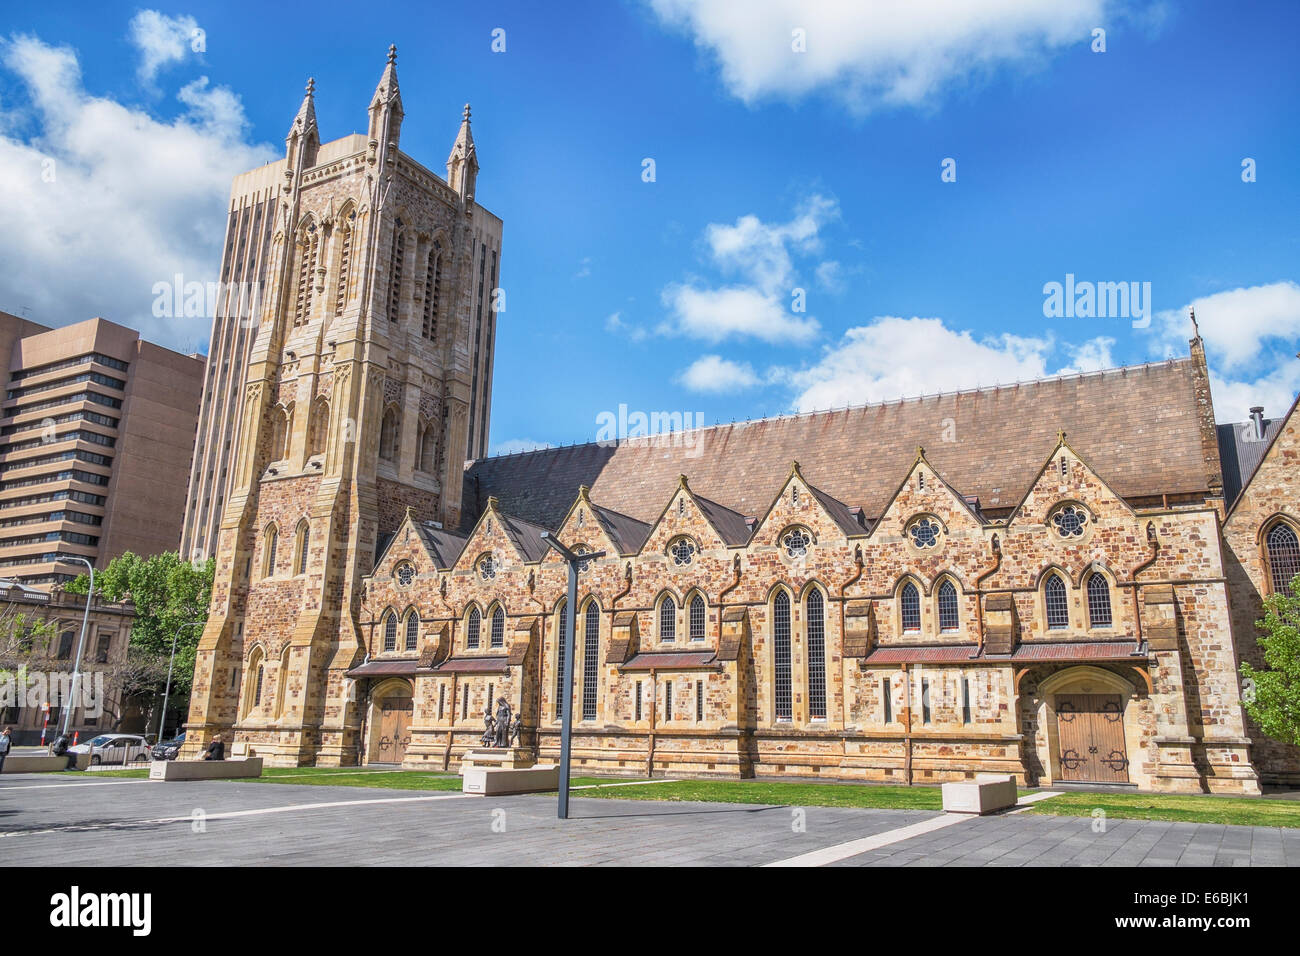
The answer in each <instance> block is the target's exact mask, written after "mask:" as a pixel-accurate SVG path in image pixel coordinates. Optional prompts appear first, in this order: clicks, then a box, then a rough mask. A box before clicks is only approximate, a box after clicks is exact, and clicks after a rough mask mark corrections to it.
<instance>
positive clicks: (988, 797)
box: [942, 773, 1019, 814]
mask: <svg viewBox="0 0 1300 956" xmlns="http://www.w3.org/2000/svg"><path fill="white" fill-rule="evenodd" d="M942 789H943V809H944V812H945V813H978V814H985V813H995V812H997V811H998V810H1005V809H1007V808H1008V807H1014V806H1015V805H1016V801H1017V800H1018V799H1019V794H1017V792H1016V778H1015V777H1012V776H1010V775H1009V774H1000V773H979V774H976V775H975V779H974V780H966V781H963V782H961V783H945V784H944V785H943V788H942Z"/></svg>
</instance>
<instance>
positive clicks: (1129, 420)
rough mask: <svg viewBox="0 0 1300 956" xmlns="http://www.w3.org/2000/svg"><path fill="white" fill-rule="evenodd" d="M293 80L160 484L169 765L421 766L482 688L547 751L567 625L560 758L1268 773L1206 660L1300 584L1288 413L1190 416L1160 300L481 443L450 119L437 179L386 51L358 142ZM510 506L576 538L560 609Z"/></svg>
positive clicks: (698, 768)
mask: <svg viewBox="0 0 1300 956" xmlns="http://www.w3.org/2000/svg"><path fill="white" fill-rule="evenodd" d="M312 97H313V93H312V89H311V87H310V86H309V88H308V94H307V97H306V99H305V100H304V102H303V104H302V108H301V109H300V111H299V113H298V116H297V118H296V119H295V120H294V123H293V126H292V128H291V130H290V133H289V136H288V139H287V141H286V151H285V158H284V160H282V161H281V162H279V163H276V164H272V166H270V167H268V168H267V171H257V175H258V176H259V177H262V179H261V180H259V183H260V185H259V184H249V183H243V184H241V182H240V180H237V181H236V190H235V194H236V195H235V198H233V199H232V203H235V202H236V199H238V197H239V196H245V195H247V193H248V190H249V189H250V188H252V187H253V186H256V187H257V188H259V189H263V190H264V191H265V192H264V193H263V194H259V195H260V199H259V201H266V200H269V199H270V198H271V195H272V193H273V194H274V197H273V198H274V204H273V206H272V207H271V208H273V209H274V220H273V224H272V225H270V226H269V227H266V236H265V239H264V240H262V241H264V243H265V247H266V251H265V254H264V259H265V267H264V268H265V274H266V288H267V294H266V295H265V296H264V297H263V300H262V304H261V308H260V310H259V312H258V318H257V322H256V327H255V334H254V335H252V336H251V341H250V344H249V345H248V346H247V349H248V357H247V360H246V361H245V362H243V363H240V364H239V365H238V367H237V368H234V369H232V370H231V372H230V373H229V374H230V376H233V378H232V379H230V381H227V382H226V384H225V385H224V386H217V385H214V378H213V377H212V376H211V373H210V378H209V382H208V388H209V390H213V389H219V388H221V387H224V388H225V389H226V391H227V392H229V393H231V394H233V395H236V396H237V397H238V402H237V403H233V404H231V405H230V406H229V408H227V406H225V405H223V404H222V402H223V401H224V400H219V399H217V398H214V399H213V407H214V408H218V407H221V408H227V410H225V411H221V413H220V417H221V420H222V421H228V422H231V423H233V424H232V425H230V426H227V427H229V429H230V430H231V433H232V435H233V440H232V450H231V453H230V465H229V467H230V469H231V471H230V476H229V481H228V485H227V486H226V487H225V490H224V492H222V491H221V488H220V486H219V485H216V484H214V485H211V488H212V491H208V490H204V491H203V493H201V494H197V495H195V496H194V498H193V501H202V500H204V499H205V498H209V499H210V498H211V496H212V494H213V493H214V492H216V493H217V494H218V496H219V500H220V502H221V503H220V505H219V507H218V509H217V510H218V512H219V515H218V519H217V521H216V525H214V527H216V531H215V535H216V548H215V551H216V555H217V577H216V583H215V586H214V591H213V601H212V607H211V614H210V617H209V620H208V624H207V628H206V630H205V631H204V634H203V638H202V641H201V644H200V649H199V657H198V668H197V673H196V675H195V682H194V695H193V700H192V703H191V710H190V718H189V723H188V729H189V737H188V739H187V746H186V751H187V753H188V754H191V755H192V754H194V753H196V752H197V751H198V750H199V749H201V748H202V747H203V746H205V745H206V743H207V741H208V740H209V739H210V738H211V737H212V735H213V734H215V733H222V734H223V735H225V739H226V740H227V741H228V742H233V745H234V749H235V751H236V752H240V753H246V752H251V753H256V754H259V755H261V756H263V757H264V758H265V759H266V760H267V762H268V763H270V764H282V765H301V764H313V763H315V764H320V765H330V766H338V765H353V764H362V763H377V764H400V765H402V766H405V767H409V768H429V769H455V768H456V767H457V766H458V764H459V761H460V758H461V756H462V755H463V754H464V753H465V752H466V751H467V750H468V749H470V748H472V747H474V746H476V745H477V743H478V740H479V737H480V735H481V733H482V731H483V726H484V719H483V715H484V713H485V711H486V710H488V709H489V707H490V706H491V704H492V702H493V701H494V700H495V699H496V698H498V697H505V698H506V699H507V700H508V702H509V703H510V706H511V708H512V709H513V710H514V711H515V712H517V713H519V714H521V717H522V733H521V736H520V742H521V744H522V745H523V746H525V747H527V748H531V749H532V750H533V751H534V752H535V753H536V755H537V756H538V757H539V758H540V759H542V760H554V759H556V757H557V754H558V750H559V739H560V720H559V718H560V703H561V697H562V694H563V687H562V684H561V681H560V676H559V675H560V674H561V673H562V671H563V664H564V653H565V650H564V648H563V647H562V645H561V644H560V642H559V640H558V638H559V636H560V635H561V634H562V633H563V629H564V627H565V625H566V623H567V622H568V620H569V615H573V622H574V624H575V628H576V642H575V647H574V660H573V665H574V667H573V671H574V686H573V688H572V689H571V692H572V694H573V698H572V703H573V715H574V749H573V756H574V762H575V767H577V768H585V769H587V770H589V771H592V772H603V773H615V774H620V773H621V774H627V775H637V776H641V775H647V774H648V775H657V774H680V775H708V774H720V775H731V776H774V775H790V776H798V777H805V778H816V777H823V778H828V779H838V780H857V781H878V782H895V783H937V782H940V781H944V780H954V779H961V778H963V777H967V776H971V775H973V774H974V773H977V772H986V771H987V772H1004V773H1011V774H1014V775H1015V776H1016V778H1017V779H1018V780H1019V781H1020V782H1021V783H1024V784H1029V785H1053V786H1055V785H1068V784H1070V783H1080V784H1095V783H1108V784H1114V785H1117V786H1126V785H1127V786H1133V787H1137V788H1142V789H1154V790H1168V791H1181V792H1215V793H1245V794H1252V793H1258V792H1259V787H1260V783H1261V782H1263V783H1287V782H1289V783H1292V784H1294V783H1296V782H1300V749H1298V748H1295V747H1288V746H1285V745H1282V744H1279V743H1277V742H1274V741H1270V740H1268V739H1267V738H1264V737H1262V736H1261V735H1260V734H1259V732H1258V729H1257V728H1255V727H1254V726H1253V725H1252V724H1251V723H1250V722H1249V721H1248V720H1247V718H1246V715H1245V712H1244V709H1243V706H1242V694H1243V687H1242V684H1241V680H1240V677H1239V674H1238V667H1239V663H1240V661H1241V660H1249V661H1251V662H1252V663H1253V664H1255V665H1256V666H1259V665H1260V663H1261V655H1260V651H1259V648H1258V646H1257V644H1256V636H1257V632H1256V629H1255V622H1256V620H1258V618H1259V617H1260V616H1261V601H1262V599H1263V597H1264V596H1265V595H1267V594H1268V593H1270V592H1272V591H1275V590H1280V589H1283V588H1285V587H1286V586H1287V584H1288V582H1289V581H1290V580H1291V579H1292V578H1293V577H1294V576H1295V575H1296V574H1297V573H1300V477H1298V476H1300V469H1298V468H1297V465H1300V415H1297V413H1296V408H1295V406H1294V405H1293V406H1292V408H1291V409H1290V410H1289V411H1288V412H1287V413H1286V414H1285V415H1283V416H1281V417H1275V418H1266V417H1265V416H1264V414H1263V410H1262V409H1252V410H1251V414H1250V418H1249V420H1248V421H1243V422H1242V423H1241V424H1239V425H1217V426H1216V424H1215V414H1214V407H1213V402H1212V397H1211V394H1210V387H1209V374H1208V370H1207V366H1206V360H1205V352H1204V347H1203V344H1202V342H1201V339H1200V336H1199V334H1197V332H1196V328H1195V320H1194V318H1193V321H1192V327H1191V331H1192V334H1193V337H1192V338H1191V341H1190V347H1189V350H1188V353H1187V354H1186V355H1185V356H1184V357H1180V358H1174V359H1170V360H1168V361H1165V362H1160V363H1154V364H1148V365H1142V366H1135V367H1129V368H1121V369H1115V370H1110V371H1104V372H1096V373H1088V374H1083V375H1074V376H1064V377H1059V378H1053V379H1047V380H1042V381H1037V382H1030V383H1021V384H1018V385H1014V386H1002V387H997V388H987V389H979V390H973V391H968V392H960V393H951V394H946V395H939V396H933V397H928V398H924V399H916V400H905V401H898V402H889V403H882V404H876V405H865V406H860V407H855V408H849V409H842V410H838V411H831V412H818V413H813V414H804V415H791V416H785V417H780V418H775V419H764V420H756V421H749V422H741V423H737V424H731V425H722V426H715V427H713V428H702V429H698V430H695V431H687V432H676V433H672V434H669V435H661V436H648V437H642V438H633V439H625V440H620V441H617V442H595V443H590V444H585V445H576V446H568V447H563V448H550V449H543V450H539V451H535V452H527V453H522V454H516V455H510V456H502V457H495V458H487V457H484V452H485V449H486V441H487V434H488V432H487V429H488V416H489V403H490V397H491V379H492V352H493V336H494V333H495V324H494V320H495V310H494V301H493V290H494V289H496V287H497V282H498V278H497V269H498V267H499V260H500V249H501V225H502V224H501V220H499V219H497V218H496V217H494V216H492V215H491V214H490V213H488V212H487V211H486V210H484V209H483V208H482V207H481V206H479V205H478V204H477V202H476V200H475V180H476V176H477V173H478V159H477V155H476V151H475V146H474V140H473V137H472V135H471V132H470V117H469V110H468V107H467V108H466V112H465V116H464V120H463V122H462V124H461V127H460V131H459V134H458V136H457V137H456V139H455V142H454V145H453V147H452V150H451V154H450V156H449V157H448V160H447V167H446V178H445V180H444V179H442V178H440V177H438V176H436V175H434V174H433V173H432V172H430V171H428V170H427V169H426V168H425V167H423V166H421V165H419V164H418V163H417V162H416V161H415V160H413V159H411V158H410V157H408V156H407V155H406V154H405V153H403V152H401V151H400V149H399V142H400V133H401V126H402V121H403V115H404V114H403V109H402V103H401V96H400V94H399V92H398V87H397V76H396V69H395V65H394V55H393V53H392V52H391V51H390V56H389V63H388V66H387V68H386V69H385V71H384V74H383V77H382V79H381V81H380V84H379V87H378V89H377V90H376V91H375V95H374V98H373V99H372V101H371V105H370V111H369V124H368V127H367V128H368V135H366V136H364V137H363V136H351V137H347V138H345V139H343V140H336V141H334V142H332V143H328V144H325V145H322V144H320V142H319V136H318V134H317V130H316V123H315V115H314V111H313V100H312ZM246 175H253V174H246ZM272 178H274V179H275V183H274V186H272V185H271V184H270V179H272ZM263 180H265V182H263ZM238 203H243V200H242V199H238ZM238 203H236V204H238ZM232 215H233V213H232ZM234 221H235V220H234V219H233V218H232V224H233V223H234ZM230 228H232V229H233V228H234V226H233V225H232V226H231V227H230ZM254 233H256V230H254ZM240 241H242V240H240ZM231 248H234V245H232V244H231V243H228V246H227V255H228V256H229V255H230V250H231ZM218 324H220V323H218ZM215 338H216V327H215V326H214V341H215ZM616 362H617V359H612V360H611V370H610V371H611V372H613V373H614V374H609V373H607V374H608V379H609V380H607V381H606V382H605V383H604V384H606V385H607V386H608V387H609V388H610V389H611V391H613V390H616V388H617V384H616V381H613V380H612V379H614V378H615V377H616ZM210 364H211V363H210ZM222 394H225V393H222ZM610 404H611V405H612V404H615V403H614V399H613V398H611V400H610ZM205 407H206V399H205ZM230 408H233V411H230V410H229V409H230ZM215 420H216V419H214V421H215ZM214 434H216V432H215V431H214ZM213 441H219V440H218V439H213ZM201 444H202V443H201ZM203 467H206V466H203ZM201 470H202V469H201V467H200V466H197V465H196V475H199V476H200V478H202V475H201V474H200V472H201ZM213 474H214V475H215V474H216V469H215V468H214V469H213ZM212 480H213V481H219V479H216V478H214V479H212ZM191 490H192V492H194V491H195V488H194V486H193V483H192V489H191ZM200 524H201V522H200ZM196 527H197V525H196ZM546 530H549V531H552V532H554V533H556V534H557V536H558V537H559V539H560V540H561V541H563V542H564V543H566V544H567V545H568V546H569V547H571V548H573V549H576V550H578V551H583V550H585V551H589V552H591V553H592V554H593V557H592V559H591V560H590V561H589V562H587V563H586V564H585V566H584V567H583V568H582V571H581V574H580V578H579V599H578V601H577V604H576V606H575V607H572V608H571V607H568V606H567V598H566V572H565V567H564V565H563V564H562V563H561V562H560V560H559V558H558V556H557V555H556V554H555V553H554V552H550V551H548V549H547V547H546V545H545V543H544V542H543V540H542V537H541V534H542V532H543V531H546ZM187 533H188V532H187ZM1246 692H1248V689H1246Z"/></svg>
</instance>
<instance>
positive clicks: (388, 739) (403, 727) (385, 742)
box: [370, 697, 414, 763]
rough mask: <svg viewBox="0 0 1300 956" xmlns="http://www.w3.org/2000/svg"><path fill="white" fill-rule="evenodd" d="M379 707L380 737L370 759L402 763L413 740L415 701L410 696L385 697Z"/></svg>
mask: <svg viewBox="0 0 1300 956" xmlns="http://www.w3.org/2000/svg"><path fill="white" fill-rule="evenodd" d="M377 708H378V724H379V737H378V739H377V740H376V741H375V752H374V755H373V756H372V757H371V758H370V759H371V760H372V761H374V762H375V763H401V762H402V758H404V757H405V756H406V748H407V745H408V744H410V742H411V731H410V726H411V713H412V711H413V710H414V702H413V701H412V700H411V698H410V697H385V698H384V699H383V700H381V701H380V702H379V703H378V705H377Z"/></svg>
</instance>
